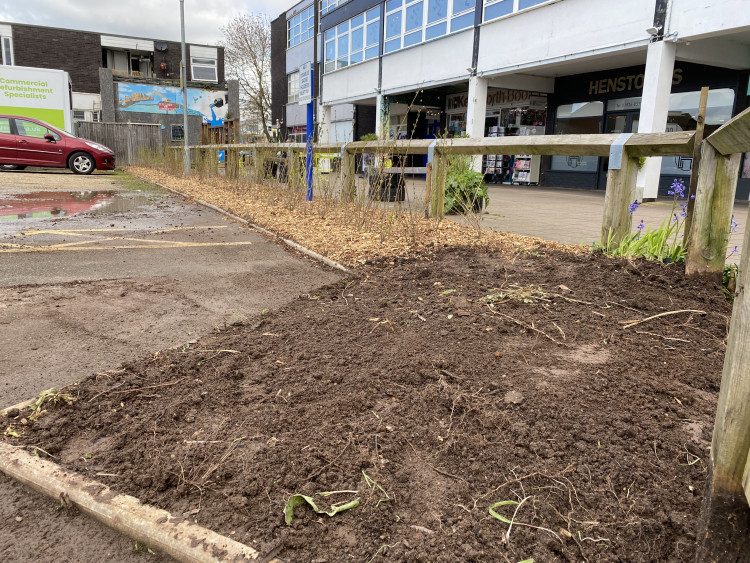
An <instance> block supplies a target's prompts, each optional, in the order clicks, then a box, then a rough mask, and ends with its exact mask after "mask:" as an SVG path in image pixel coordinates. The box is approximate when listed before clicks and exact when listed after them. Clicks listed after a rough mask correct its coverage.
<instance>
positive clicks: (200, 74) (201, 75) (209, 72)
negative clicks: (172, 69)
mask: <svg viewBox="0 0 750 563" xmlns="http://www.w3.org/2000/svg"><path fill="white" fill-rule="evenodd" d="M190 74H191V76H192V77H193V80H201V81H205V82H218V81H219V77H218V75H217V72H216V59H204V58H197V57H190Z"/></svg>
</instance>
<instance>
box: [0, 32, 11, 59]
mask: <svg viewBox="0 0 750 563" xmlns="http://www.w3.org/2000/svg"><path fill="white" fill-rule="evenodd" d="M0 59H2V61H1V62H2V63H3V64H4V65H12V64H13V39H11V38H10V37H3V38H2V57H0Z"/></svg>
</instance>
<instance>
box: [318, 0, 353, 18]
mask: <svg viewBox="0 0 750 563" xmlns="http://www.w3.org/2000/svg"><path fill="white" fill-rule="evenodd" d="M348 1H349V0H321V2H320V15H321V16H323V15H325V14H327V13H328V12H332V11H333V10H335V9H336V8H338V7H339V6H341V4H346V3H347V2H348Z"/></svg>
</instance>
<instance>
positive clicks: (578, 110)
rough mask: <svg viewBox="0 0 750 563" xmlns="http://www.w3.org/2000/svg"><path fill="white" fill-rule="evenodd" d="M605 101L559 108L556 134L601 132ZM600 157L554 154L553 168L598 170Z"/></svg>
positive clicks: (585, 170)
mask: <svg viewBox="0 0 750 563" xmlns="http://www.w3.org/2000/svg"><path fill="white" fill-rule="evenodd" d="M603 115H604V103H603V102H580V103H576V104H564V105H561V106H559V107H558V108H557V115H556V116H555V134H558V135H576V134H577V135H588V134H591V133H600V132H601V126H602V116H603ZM598 163H599V159H598V158H597V157H595V156H553V157H552V162H551V164H550V169H551V170H562V171H566V172H592V173H593V172H596V170H597V166H598Z"/></svg>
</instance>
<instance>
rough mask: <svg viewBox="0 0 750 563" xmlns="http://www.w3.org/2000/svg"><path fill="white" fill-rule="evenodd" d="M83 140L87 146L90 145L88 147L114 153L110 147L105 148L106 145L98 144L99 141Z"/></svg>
mask: <svg viewBox="0 0 750 563" xmlns="http://www.w3.org/2000/svg"><path fill="white" fill-rule="evenodd" d="M84 142H85V143H86V144H87V145H88V146H90V147H91V148H92V149H96V150H98V151H102V152H110V153H113V154H114V151H112V150H111V149H108V148H107V147H105V146H104V145H100V144H99V143H95V142H93V141H84Z"/></svg>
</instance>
